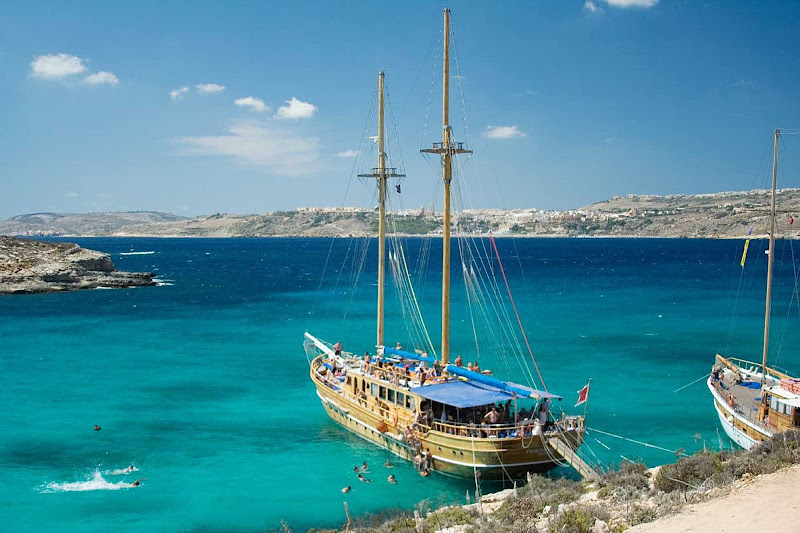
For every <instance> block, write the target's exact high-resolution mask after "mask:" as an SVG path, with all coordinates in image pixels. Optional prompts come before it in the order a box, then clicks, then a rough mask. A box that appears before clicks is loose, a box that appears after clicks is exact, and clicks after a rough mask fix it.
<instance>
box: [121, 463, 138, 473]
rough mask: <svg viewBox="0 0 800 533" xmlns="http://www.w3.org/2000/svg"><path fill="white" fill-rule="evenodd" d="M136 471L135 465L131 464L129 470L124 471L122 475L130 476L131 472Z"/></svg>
mask: <svg viewBox="0 0 800 533" xmlns="http://www.w3.org/2000/svg"><path fill="white" fill-rule="evenodd" d="M134 470H136V467H135V466H133V463H131V465H130V466H129V467H128V468H126V469H124V470H123V471H122V473H123V474H130V473H131V472H133V471H134Z"/></svg>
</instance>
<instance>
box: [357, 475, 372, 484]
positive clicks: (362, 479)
mask: <svg viewBox="0 0 800 533" xmlns="http://www.w3.org/2000/svg"><path fill="white" fill-rule="evenodd" d="M358 480H359V481H360V482H362V483H372V481H370V480H369V479H367V478H365V477H364V474H359V475H358Z"/></svg>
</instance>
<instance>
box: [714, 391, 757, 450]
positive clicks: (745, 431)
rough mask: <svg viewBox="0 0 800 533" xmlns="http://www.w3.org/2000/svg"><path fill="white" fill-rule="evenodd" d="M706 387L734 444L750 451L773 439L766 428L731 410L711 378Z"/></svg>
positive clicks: (723, 426)
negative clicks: (759, 444) (760, 443)
mask: <svg viewBox="0 0 800 533" xmlns="http://www.w3.org/2000/svg"><path fill="white" fill-rule="evenodd" d="M706 385H707V386H708V389H709V390H710V391H711V395H712V396H713V397H714V409H715V410H716V411H717V416H719V422H720V424H721V425H722V429H723V430H724V431H725V434H726V435H728V437H729V438H730V439H731V440H732V441H733V442H735V443H736V444H737V445H739V446H740V447H742V448H745V449H746V450H749V449H750V448H752V447H753V446H755V445H756V444H758V443H759V442H761V441H763V440H767V439H769V438H770V437H772V435H771V434H770V433H767V430H766V428H761V427H758V426H757V425H755V424H752V423H750V421H748V420H746V419H744V418H743V417H741V416H740V415H739V414H738V413H736V412H735V411H734V410H733V409H731V407H730V406H729V405H728V404H727V403H726V401H725V398H723V397H722V396H721V395H720V393H719V391H717V389H716V388H715V387H714V385H713V384H712V381H711V378H708V380H707V381H706Z"/></svg>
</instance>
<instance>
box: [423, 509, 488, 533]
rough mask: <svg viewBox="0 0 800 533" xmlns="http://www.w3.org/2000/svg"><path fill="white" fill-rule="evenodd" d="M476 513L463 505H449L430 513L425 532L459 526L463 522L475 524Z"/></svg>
mask: <svg viewBox="0 0 800 533" xmlns="http://www.w3.org/2000/svg"><path fill="white" fill-rule="evenodd" d="M476 516H477V515H476V514H475V513H472V512H470V511H467V510H466V509H464V508H463V507H448V508H446V509H443V510H441V511H437V512H435V513H432V514H430V515H428V517H427V518H426V519H425V532H426V533H433V532H434V531H438V530H440V529H443V528H446V527H451V526H459V525H462V524H470V525H471V524H474V523H475V518H476Z"/></svg>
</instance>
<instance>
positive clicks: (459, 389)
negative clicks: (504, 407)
mask: <svg viewBox="0 0 800 533" xmlns="http://www.w3.org/2000/svg"><path fill="white" fill-rule="evenodd" d="M411 392H413V393H415V394H419V395H420V396H422V397H423V398H426V399H428V400H432V401H434V402H439V403H443V404H446V405H452V406H453V407H458V408H465V407H476V406H479V405H489V404H492V403H496V402H505V401H507V400H511V399H513V398H514V396H513V395H512V394H511V393H510V392H506V391H504V390H500V389H497V388H494V387H490V386H488V385H481V384H480V383H474V382H469V381H448V382H447V383H438V384H436V385H425V386H422V387H415V388H413V389H411Z"/></svg>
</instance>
